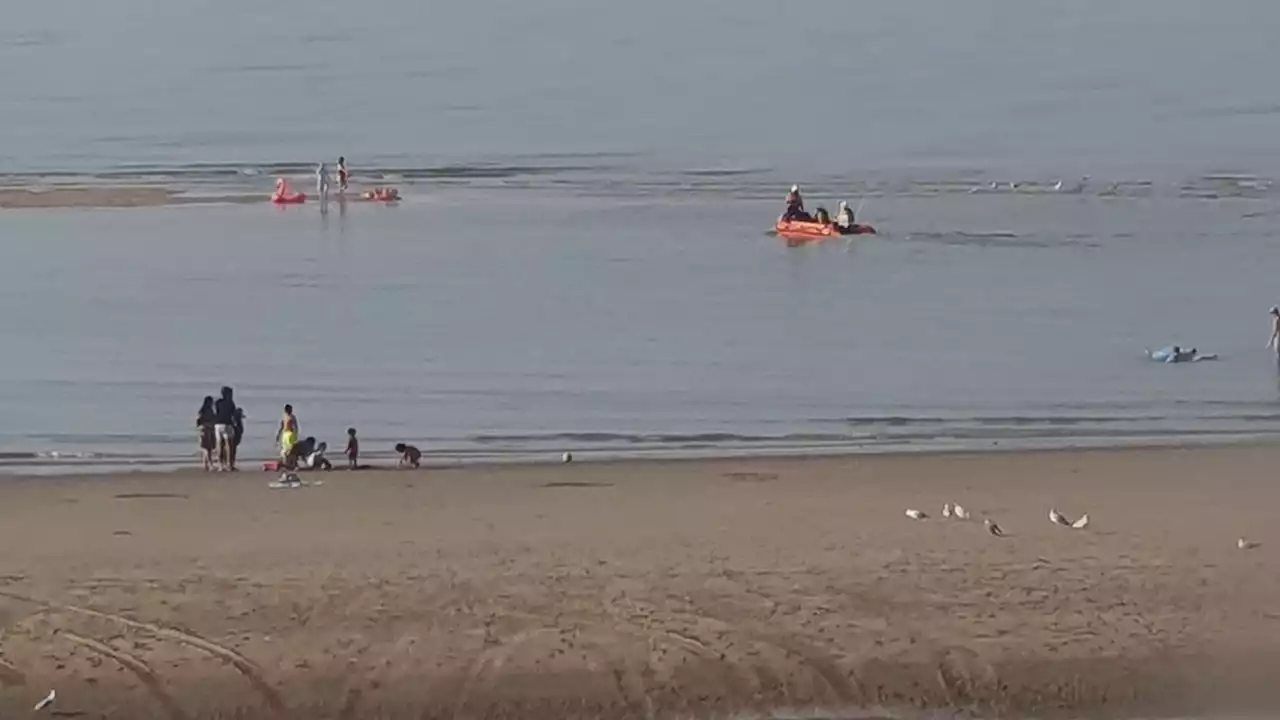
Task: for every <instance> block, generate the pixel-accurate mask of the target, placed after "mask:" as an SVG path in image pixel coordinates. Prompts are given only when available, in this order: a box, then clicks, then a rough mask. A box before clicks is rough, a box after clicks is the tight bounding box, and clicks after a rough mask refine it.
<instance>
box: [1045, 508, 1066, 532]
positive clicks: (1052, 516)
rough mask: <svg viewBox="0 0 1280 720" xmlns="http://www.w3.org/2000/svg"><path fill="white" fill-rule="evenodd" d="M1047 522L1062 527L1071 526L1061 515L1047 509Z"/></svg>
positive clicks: (1054, 510) (1052, 509)
mask: <svg viewBox="0 0 1280 720" xmlns="http://www.w3.org/2000/svg"><path fill="white" fill-rule="evenodd" d="M1049 522H1051V523H1053V524H1054V525H1062V526H1064V527H1066V526H1068V525H1070V524H1071V521H1070V520H1068V519H1066V518H1065V517H1063V516H1062V513H1060V512H1058V511H1057V510H1056V509H1054V508H1049Z"/></svg>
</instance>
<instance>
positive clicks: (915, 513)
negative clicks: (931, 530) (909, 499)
mask: <svg viewBox="0 0 1280 720" xmlns="http://www.w3.org/2000/svg"><path fill="white" fill-rule="evenodd" d="M905 515H906V516H907V517H909V518H911V519H912V520H924V519H925V518H927V517H929V516H928V515H925V514H924V513H922V512H920V511H919V510H913V509H911V508H907V512H906V513H905Z"/></svg>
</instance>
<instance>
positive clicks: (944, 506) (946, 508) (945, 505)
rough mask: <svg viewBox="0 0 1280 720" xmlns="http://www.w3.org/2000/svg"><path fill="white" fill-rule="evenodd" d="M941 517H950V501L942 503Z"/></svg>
mask: <svg viewBox="0 0 1280 720" xmlns="http://www.w3.org/2000/svg"><path fill="white" fill-rule="evenodd" d="M942 517H944V518H946V519H948V520H950V519H951V503H943V504H942Z"/></svg>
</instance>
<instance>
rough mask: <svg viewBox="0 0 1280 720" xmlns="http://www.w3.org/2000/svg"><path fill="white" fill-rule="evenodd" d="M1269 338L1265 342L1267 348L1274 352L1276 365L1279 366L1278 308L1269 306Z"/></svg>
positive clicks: (1279, 308) (1279, 324)
mask: <svg viewBox="0 0 1280 720" xmlns="http://www.w3.org/2000/svg"><path fill="white" fill-rule="evenodd" d="M1270 312H1271V338H1270V339H1269V340H1267V348H1268V349H1270V350H1274V351H1275V354H1276V363H1277V364H1278V365H1280V307H1276V306H1275V305H1272V306H1271V311H1270Z"/></svg>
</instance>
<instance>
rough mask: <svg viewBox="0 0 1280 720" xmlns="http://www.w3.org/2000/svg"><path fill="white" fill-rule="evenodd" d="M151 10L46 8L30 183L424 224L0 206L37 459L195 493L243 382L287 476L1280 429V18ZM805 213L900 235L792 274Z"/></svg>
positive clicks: (27, 52) (10, 144)
mask: <svg viewBox="0 0 1280 720" xmlns="http://www.w3.org/2000/svg"><path fill="white" fill-rule="evenodd" d="M128 5H129V7H128V8H123V9H122V8H119V7H111V8H107V7H105V6H104V7H101V8H84V9H82V11H81V12H78V13H75V14H67V13H65V12H63V11H62V10H60V9H58V7H57V6H56V4H53V5H50V4H26V5H21V6H16V7H15V8H12V9H11V11H10V12H9V13H8V15H7V17H6V23H5V24H4V27H3V28H0V91H3V92H4V95H5V97H6V99H7V101H6V110H7V119H6V122H5V123H4V126H3V128H0V184H5V185H13V186H44V185H47V184H50V183H58V182H72V181H74V182H93V183H99V184H107V185H112V184H115V185H119V184H129V185H133V184H139V183H142V184H152V185H161V186H169V187H175V188H181V189H186V190H189V191H191V192H193V193H196V194H212V195H220V194H228V193H230V194H244V193H250V194H257V193H261V194H265V192H266V191H267V188H269V187H270V185H271V182H272V180H273V178H274V177H275V176H276V175H281V174H283V175H288V176H291V177H295V178H297V179H298V182H300V183H304V184H305V183H306V182H307V181H306V175H307V173H308V168H309V167H310V164H311V163H313V162H315V161H316V160H319V159H326V160H332V159H333V158H334V156H336V155H338V154H340V153H341V154H345V155H347V156H348V158H349V159H350V160H351V162H352V166H353V170H354V171H355V173H356V177H355V180H356V181H357V182H358V183H359V182H380V183H391V184H396V185H398V186H400V187H401V188H402V190H403V192H404V194H405V198H406V199H405V201H404V202H402V203H400V205H399V206H398V207H390V208H384V207H374V206H369V205H361V204H354V203H353V204H350V205H348V206H342V205H337V204H334V205H331V206H330V208H329V211H328V212H327V213H325V214H322V213H321V212H320V211H319V208H317V207H316V206H314V205H308V206H304V207H300V208H289V209H285V210H283V211H281V210H279V209H276V208H271V207H268V206H266V205H265V204H261V205H242V204H227V205H223V204H219V205H209V206H190V207H166V208H148V209H127V210H126V209H121V210H110V209H78V210H27V211H5V212H3V213H0V238H3V241H4V242H3V244H2V246H0V258H2V260H0V297H3V299H4V302H5V307H6V308H7V309H8V312H6V313H4V314H3V315H0V338H3V340H4V347H5V350H6V361H5V362H4V363H3V364H2V365H0V408H3V410H0V467H3V468H7V469H12V470H19V469H20V470H32V469H42V468H43V469H49V470H53V471H60V470H65V469H67V468H68V467H82V466H85V465H91V466H95V467H100V466H118V465H119V464H120V463H130V464H143V465H147V466H155V467H164V466H169V465H172V464H174V463H176V462H187V461H189V458H190V457H191V455H192V447H193V445H194V433H193V432H192V429H191V427H190V425H191V421H192V416H193V414H194V411H195V409H196V406H197V405H198V403H199V399H200V397H201V396H203V395H204V394H206V393H213V392H215V391H216V389H217V387H218V386H220V385H222V384H223V383H228V384H232V385H234V386H235V387H236V388H237V390H238V392H239V394H240V397H241V400H242V403H243V404H244V405H245V407H246V410H247V411H248V413H249V416H250V423H251V428H250V432H251V435H250V437H249V438H248V439H247V440H246V443H247V445H246V452H247V453H248V454H249V455H260V454H265V453H268V452H269V444H270V442H269V441H270V439H271V435H272V433H273V431H274V425H275V421H276V414H277V412H278V408H279V406H280V405H282V404H283V403H285V402H292V403H293V404H294V405H295V406H297V408H298V411H299V414H300V417H301V419H302V422H303V426H304V431H305V433H306V434H315V435H316V436H317V437H319V438H320V439H322V440H328V441H329V442H330V443H331V444H333V445H335V446H337V445H340V444H341V440H342V437H343V435H344V432H345V429H346V427H348V426H356V427H358V428H359V429H360V432H361V435H362V437H363V438H364V439H365V447H366V448H369V449H371V450H377V451H379V452H382V453H385V452H386V450H387V449H388V448H389V447H390V445H391V444H392V443H394V442H396V441H399V440H406V441H416V442H418V443H419V444H420V445H421V446H422V447H424V449H427V450H429V451H430V452H431V453H432V454H433V456H434V457H433V459H434V460H435V461H437V462H452V461H465V460H473V459H526V458H534V457H553V456H558V454H559V452H560V451H562V450H565V449H570V450H574V451H575V452H577V453H578V454H579V456H580V457H588V458H589V457H593V456H597V457H599V456H606V455H607V456H617V455H637V454H638V455H643V454H650V455H671V454H725V453H737V452H749V453H764V452H808V451H828V450H841V451H858V450H884V449H901V450H914V449H934V448H947V447H962V448H993V447H998V448H1004V447H1019V446H1024V445H1062V444H1069V445H1083V444H1115V443H1124V442H1147V441H1151V440H1171V439H1190V440H1200V439H1206V440H1221V439H1235V438H1251V437H1260V436H1261V437H1267V436H1271V435H1273V434H1275V433H1276V431H1277V429H1280V403H1278V400H1280V385H1278V381H1277V374H1276V369H1275V363H1274V360H1273V358H1272V356H1271V355H1270V354H1269V353H1268V352H1266V351H1264V350H1263V349H1262V344H1263V342H1264V341H1265V340H1266V332H1267V322H1268V320H1267V316H1266V308H1267V307H1268V306H1270V305H1271V304H1273V303H1275V302H1277V298H1276V296H1275V290H1274V281H1273V278H1272V274H1273V273H1272V270H1271V268H1273V267H1275V266H1276V264H1277V261H1278V260H1280V250H1277V243H1276V238H1277V227H1278V226H1277V219H1280V206H1278V205H1277V198H1278V197H1280V194H1278V193H1277V191H1276V190H1275V189H1274V188H1273V187H1272V179H1273V178H1275V177H1277V175H1280V152H1278V151H1277V150H1276V146H1275V143H1274V142H1273V136H1274V127H1275V117H1276V115H1277V113H1280V96H1278V95H1277V93H1276V91H1275V90H1274V83H1273V82H1270V78H1269V68H1270V66H1271V64H1272V63H1271V51H1270V49H1269V48H1270V46H1271V37H1270V35H1271V33H1270V29H1271V28H1272V27H1273V26H1274V23H1270V22H1267V20H1268V19H1273V18H1277V17H1278V16H1280V9H1277V7H1275V6H1273V5H1272V4H1267V3H1263V2H1244V1H1242V2H1239V3H1231V4H1228V5H1226V6H1221V7H1215V8H1214V11H1213V12H1212V13H1207V12H1204V8H1203V5H1202V4H1200V3H1194V2H1190V1H1189V0H1171V1H1165V2H1155V1H1154V0H1142V1H1139V2H1133V3H1125V4H1122V5H1115V4H1113V3H1104V2H1100V1H1098V2H1086V3H1083V4H1078V5H1076V6H1072V7H1070V8H1068V7H1062V8H1056V7H1052V8H1051V7H1047V6H1043V7H1040V6H1019V7H1017V8H1011V7H1008V6H1006V5H1002V4H995V3H977V4H967V5H964V6H957V5H954V4H951V3H943V2H936V1H932V0H929V1H926V0H920V1H919V2H910V3H896V4H893V5H892V6H891V7H890V6H867V7H858V8H857V9H856V11H855V10H852V9H851V8H850V7H849V6H848V5H847V4H845V3H839V2H835V0H821V1H815V2H813V3H806V4H805V5H804V7H803V8H802V9H801V13H802V17H801V21H802V22H803V23H804V24H805V25H807V26H809V29H808V31H807V32H805V33H803V34H800V33H792V34H786V33H779V32H778V22H779V18H778V15H777V8H776V7H775V6H772V5H769V4H768V3H762V2H755V1H754V0H752V1H750V2H745V3H738V4H735V5H734V7H733V8H732V10H729V9H726V8H725V7H723V6H718V5H713V4H697V3H695V4H693V5H689V4H682V3H676V2H673V1H670V0H662V1H660V2H655V3H648V4H632V5H627V6H598V5H596V4H592V3H587V2H585V0H554V1H552V2H547V3H539V4H536V5H529V4H525V3H516V2H510V1H507V0H501V1H500V0H490V1H488V2H480V3H471V4H465V5H453V6H448V7H430V8H428V7H427V6H422V5H420V4H415V3H411V2H403V1H399V0H396V1H393V2H391V3H389V4H387V5H386V6H385V7H384V8H383V12H377V13H369V12H360V11H358V10H357V9H355V8H350V7H346V6H334V7H332V8H320V7H315V6H313V5H311V4H304V3H301V2H300V0H280V1H279V2H275V3H271V4H269V5H266V6H264V5H261V4H250V3H247V2H245V1H244V0H232V1H231V2H227V3H219V4H200V3H192V2H177V3H147V2H141V1H139V0H134V2H131V3H129V4H128ZM246 14H248V15H251V16H252V17H254V18H255V21H254V22H244V21H243V18H244V17H246ZM709 29H714V31H713V32H709V31H708V30H709ZM87 67H93V68H94V72H92V73H89V72H86V68H87ZM31 68H39V69H40V72H32V71H31ZM1086 175H1087V176H1089V178H1088V180H1087V181H1084V182H1082V181H1081V178H1082V176H1086ZM1059 181H1061V182H1062V186H1061V188H1060V189H1055V187H1056V186H1057V183H1058V182H1059ZM792 182H801V183H803V184H804V186H805V188H806V191H807V196H808V198H809V202H810V204H811V205H817V204H824V205H826V206H827V207H829V208H830V207H834V205H835V203H836V202H837V201H838V200H839V199H842V198H847V199H849V200H851V201H852V202H853V203H854V204H855V205H859V206H861V208H862V213H861V214H862V216H863V219H865V220H867V221H869V222H871V223H873V224H875V225H876V226H877V227H879V228H880V229H881V230H882V232H883V234H882V235H881V236H880V237H877V238H860V239H858V240H856V241H855V242H853V243H852V244H848V245H846V244H845V243H843V242H834V243H828V244H826V245H823V246H820V247H808V248H795V249H788V248H786V247H784V246H783V245H781V244H780V243H779V242H778V240H776V239H775V238H771V237H768V236H767V235H766V230H768V228H769V227H770V225H771V223H772V220H773V218H774V217H775V216H776V214H777V212H778V210H779V209H780V208H779V205H780V202H779V201H780V195H781V194H782V192H783V191H784V190H785V188H786V187H787V186H788V185H789V184H791V183H792ZM991 183H995V184H996V187H995V188H992V187H991ZM1009 183H1016V184H1017V187H1016V189H1015V188H1014V187H1011V186H1010V185H1009ZM1171 343H1182V344H1186V345H1195V346H1198V347H1200V348H1202V349H1205V350H1209V351H1213V352H1217V353H1220V354H1221V356H1222V359H1221V360H1220V361H1218V362H1214V363H1200V364H1195V365H1185V366H1164V365H1158V364H1154V363H1150V362H1147V361H1145V360H1144V359H1143V356H1142V349H1143V348H1144V347H1155V346H1160V345H1165V344H1171ZM374 457H375V458H376V457H377V456H376V455H375V456H374Z"/></svg>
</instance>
